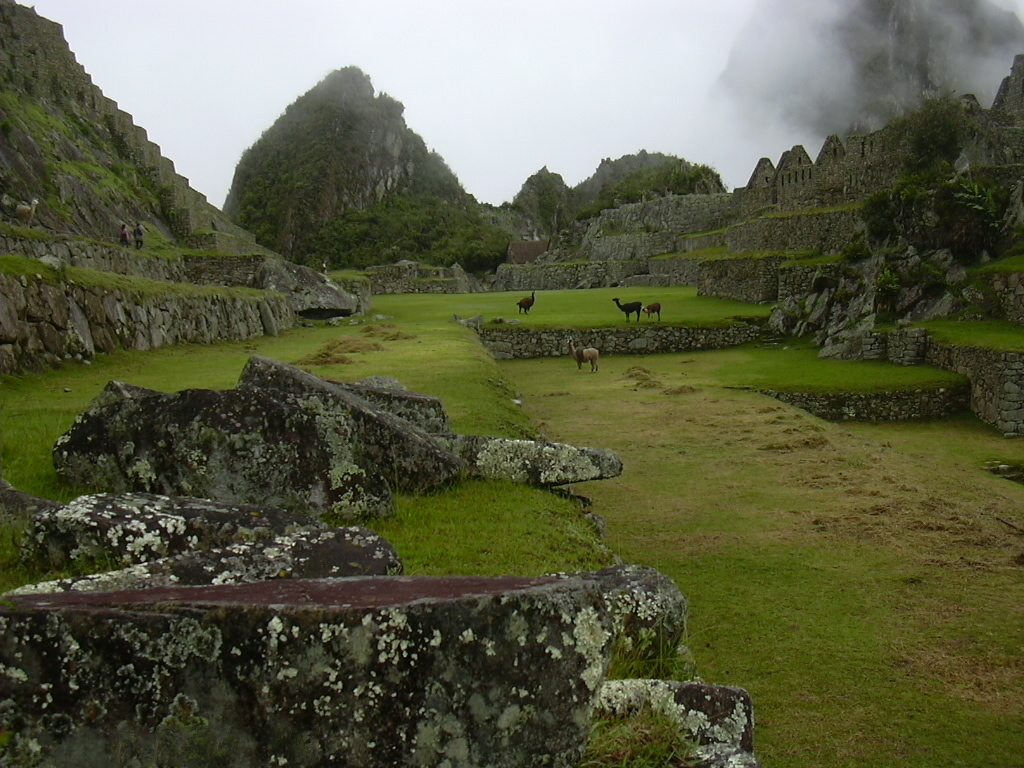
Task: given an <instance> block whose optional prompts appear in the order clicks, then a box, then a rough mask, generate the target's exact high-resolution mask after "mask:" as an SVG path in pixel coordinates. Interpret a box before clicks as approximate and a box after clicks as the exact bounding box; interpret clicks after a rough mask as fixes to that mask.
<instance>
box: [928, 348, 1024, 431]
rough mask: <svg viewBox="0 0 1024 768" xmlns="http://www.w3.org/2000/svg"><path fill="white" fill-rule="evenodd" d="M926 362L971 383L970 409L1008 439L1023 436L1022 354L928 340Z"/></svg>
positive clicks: (1023, 390)
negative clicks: (962, 375)
mask: <svg viewBox="0 0 1024 768" xmlns="http://www.w3.org/2000/svg"><path fill="white" fill-rule="evenodd" d="M925 362H927V363H928V364H929V365H935V366H938V367H940V368H945V369H946V370H949V371H956V372H957V373H961V374H964V375H965V376H967V377H968V378H970V380H971V403H970V404H971V410H972V411H973V412H974V413H975V414H976V415H977V416H978V418H980V419H981V420H982V421H984V422H987V423H988V424H991V425H992V426H994V427H995V428H996V429H998V430H999V431H1000V432H1002V433H1003V434H1004V435H1005V436H1007V437H1019V436H1022V435H1024V354H1022V353H1019V352H1000V351H997V350H991V349H977V348H972V347H957V346H953V345H950V344H943V343H941V342H937V341H935V339H934V338H932V339H929V341H928V345H927V352H926V354H925Z"/></svg>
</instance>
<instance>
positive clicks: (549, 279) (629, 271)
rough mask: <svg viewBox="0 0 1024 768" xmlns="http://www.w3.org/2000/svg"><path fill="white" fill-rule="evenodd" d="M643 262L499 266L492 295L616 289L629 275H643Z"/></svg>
mask: <svg viewBox="0 0 1024 768" xmlns="http://www.w3.org/2000/svg"><path fill="white" fill-rule="evenodd" d="M647 267H648V261H647V260H646V259H629V260H626V261H619V260H611V261H597V262H573V263H568V264H565V263H562V264H502V265H500V266H499V267H498V273H497V275H496V277H495V280H494V290H495V291H558V290H563V289H570V288H598V287H602V286H610V285H619V284H620V283H622V282H623V281H624V280H625V279H626V278H628V277H632V276H633V275H644V274H647Z"/></svg>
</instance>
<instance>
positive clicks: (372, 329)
mask: <svg viewBox="0 0 1024 768" xmlns="http://www.w3.org/2000/svg"><path fill="white" fill-rule="evenodd" d="M391 328H397V326H396V325H395V324H394V323H377V324H376V325H368V326H366V327H365V328H363V330H362V333H365V334H366V335H367V336H383V335H384V334H386V333H388V332H389V331H390V329H391Z"/></svg>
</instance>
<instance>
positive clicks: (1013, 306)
mask: <svg viewBox="0 0 1024 768" xmlns="http://www.w3.org/2000/svg"><path fill="white" fill-rule="evenodd" d="M988 281H989V285H991V286H992V289H993V290H994V291H995V294H996V297H997V298H998V299H999V306H1000V308H1001V309H1002V310H1003V314H1004V315H1005V316H1006V319H1007V320H1009V321H1010V322H1011V323H1017V325H1024V272H992V273H989V275H988Z"/></svg>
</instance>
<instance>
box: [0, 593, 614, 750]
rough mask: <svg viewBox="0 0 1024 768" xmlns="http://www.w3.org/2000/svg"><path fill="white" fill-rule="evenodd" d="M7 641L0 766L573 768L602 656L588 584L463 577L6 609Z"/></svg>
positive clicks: (89, 599) (81, 597)
mask: <svg viewBox="0 0 1024 768" xmlns="http://www.w3.org/2000/svg"><path fill="white" fill-rule="evenodd" d="M0 628H2V630H3V631H2V633H0V664H2V665H3V666H2V667H0V668H2V669H3V671H4V674H3V675H2V676H0V728H2V729H3V732H4V733H5V735H6V743H5V748H6V751H5V754H4V757H5V760H7V761H9V763H10V764H12V765H21V764H32V765H37V764H44V765H78V764H82V763H81V761H82V759H83V757H84V756H89V759H90V760H94V761H95V763H96V764H103V765H110V764H113V762H114V761H115V758H116V759H117V760H120V761H121V763H122V764H132V765H149V764H154V763H157V764H159V765H161V766H165V767H166V768H185V767H186V766H187V767H188V768H207V767H210V768H212V766H226V767H227V768H242V767H243V766H244V767H245V768H251V766H257V765H259V766H281V765H287V766H289V767H290V768H292V767H293V768H314V767H319V766H324V765H338V766H349V767H350V768H393V766H398V765H436V766H440V765H447V766H452V768H456V767H458V766H463V767H465V768H469V767H470V766H477V765H489V766H494V768H518V767H519V766H526V765H538V766H539V765H544V766H550V767H551V768H571V766H575V765H576V764H577V763H578V761H579V758H580V756H581V754H582V751H583V748H584V745H585V743H586V740H587V737H588V734H589V728H590V713H591V709H592V706H593V702H594V699H595V697H596V695H597V691H598V688H599V686H600V684H601V681H602V679H603V676H604V674H605V670H606V667H607V663H608V655H609V648H610V638H611V632H610V621H609V619H608V617H607V615H606V614H605V613H604V612H603V611H602V605H601V597H600V594H599V592H598V589H597V587H596V585H595V584H593V583H592V582H586V581H579V580H568V581H565V580H555V579H519V578H496V579H487V578H473V577H450V578H425V577H423V578H407V577H400V576H393V577H377V578H360V579H326V580H306V581H300V580H292V581H276V582H263V583H260V584H248V585H240V586H213V587H179V588H167V589H153V590H140V591H133V592H88V593H62V594H51V595H35V596H32V595H23V596H11V597H9V598H7V599H5V600H4V601H3V603H2V604H0ZM76 761H77V762H76Z"/></svg>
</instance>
